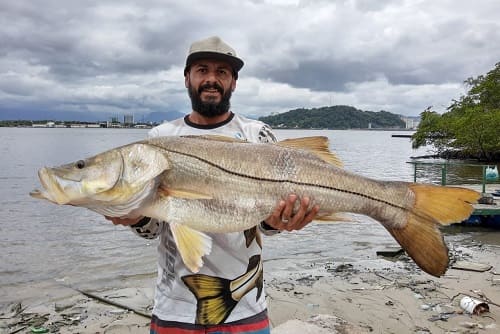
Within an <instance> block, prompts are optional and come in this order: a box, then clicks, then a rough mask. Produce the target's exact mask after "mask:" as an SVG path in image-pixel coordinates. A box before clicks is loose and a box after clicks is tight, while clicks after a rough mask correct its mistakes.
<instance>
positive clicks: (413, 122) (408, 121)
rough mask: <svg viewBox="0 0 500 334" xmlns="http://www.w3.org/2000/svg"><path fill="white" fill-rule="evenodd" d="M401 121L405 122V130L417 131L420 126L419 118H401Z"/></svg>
mask: <svg viewBox="0 0 500 334" xmlns="http://www.w3.org/2000/svg"><path fill="white" fill-rule="evenodd" d="M401 119H402V120H403V122H405V128H406V129H412V130H413V129H417V128H418V125H419V124H420V117H411V116H408V117H406V116H402V117H401Z"/></svg>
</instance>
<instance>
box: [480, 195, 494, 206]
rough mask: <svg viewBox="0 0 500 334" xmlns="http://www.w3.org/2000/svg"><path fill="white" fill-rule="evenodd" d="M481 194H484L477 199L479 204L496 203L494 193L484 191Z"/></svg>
mask: <svg viewBox="0 0 500 334" xmlns="http://www.w3.org/2000/svg"><path fill="white" fill-rule="evenodd" d="M481 195H482V196H481V198H480V199H478V201H477V202H478V203H479V204H489V205H492V204H495V198H493V195H492V194H485V193H482V194H481Z"/></svg>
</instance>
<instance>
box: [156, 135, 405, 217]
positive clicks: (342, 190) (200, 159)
mask: <svg viewBox="0 0 500 334" xmlns="http://www.w3.org/2000/svg"><path fill="white" fill-rule="evenodd" d="M150 144H151V143H150ZM151 145H153V146H156V147H158V148H160V149H162V150H165V151H169V152H172V153H177V154H180V155H184V156H188V157H191V158H194V159H197V160H199V161H201V162H204V163H206V164H209V165H211V166H213V167H216V168H218V169H220V170H222V171H224V172H226V173H228V174H231V175H235V176H239V177H244V178H248V179H251V180H255V181H266V182H273V183H283V182H288V183H291V184H295V185H299V186H310V187H317V188H322V189H329V190H333V191H338V192H342V193H345V194H350V195H355V196H359V197H363V198H366V199H369V200H372V201H375V202H379V203H383V204H386V205H389V206H392V207H394V208H397V209H402V210H405V211H406V210H407V209H406V208H404V207H401V206H399V205H395V204H394V203H390V202H387V201H384V200H382V199H379V198H376V197H372V196H368V195H364V194H361V193H357V192H355V191H350V190H346V189H341V188H335V187H329V186H324V185H321V184H312V183H306V182H296V181H291V180H275V179H267V178H260V177H255V176H251V175H246V174H241V173H237V172H234V171H231V170H229V169H226V168H224V167H222V166H219V165H217V164H215V163H213V162H212V161H209V160H206V159H203V158H201V157H199V156H196V155H194V154H189V153H186V152H179V151H176V150H173V149H166V148H165V147H161V146H157V145H154V144H151Z"/></svg>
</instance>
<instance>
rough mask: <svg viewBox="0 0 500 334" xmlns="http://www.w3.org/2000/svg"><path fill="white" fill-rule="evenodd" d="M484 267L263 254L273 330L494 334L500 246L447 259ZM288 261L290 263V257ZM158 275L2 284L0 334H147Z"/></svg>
mask: <svg viewBox="0 0 500 334" xmlns="http://www.w3.org/2000/svg"><path fill="white" fill-rule="evenodd" d="M454 260H465V261H469V262H474V263H480V264H487V265H488V266H490V267H491V268H490V269H489V270H486V271H484V272H477V271H466V270H461V269H454V268H450V269H448V271H447V273H446V274H445V275H444V276H443V277H441V278H435V277H432V276H430V275H427V274H425V273H423V272H422V271H421V270H419V269H417V267H416V266H415V264H414V263H413V262H412V261H411V260H410V259H409V258H408V257H407V256H406V255H404V254H403V255H399V256H398V257H396V258H376V259H368V260H364V261H360V262H356V263H346V262H342V263H331V262H327V261H326V260H325V261H323V262H316V263H313V264H310V265H309V266H305V265H304V264H303V263H302V264H301V263H298V262H300V261H298V262H295V261H294V260H293V258H280V259H273V260H267V261H265V264H264V266H265V283H264V286H265V289H266V294H267V298H268V308H269V315H270V320H271V324H272V327H273V330H272V333H273V334H283V333H287V334H294V333H301V334H307V333H315V334H322V333H346V334H347V333H446V332H453V333H464V334H465V333H476V332H477V331H478V330H480V331H481V333H482V332H485V333H496V332H498V330H499V328H500V327H499V326H500V247H499V246H495V245H482V244H481V243H478V242H470V243H466V244H460V245H457V246H456V247H455V248H454V249H452V261H454ZM291 261H294V262H292V263H291ZM153 284H154V280H153V279H151V278H150V277H148V278H134V279H132V278H130V279H128V280H127V281H124V284H123V286H124V287H121V288H114V289H105V290H102V291H100V290H96V291H87V290H85V291H84V292H90V294H92V295H93V296H97V297H102V298H104V299H106V300H109V301H112V302H113V303H115V304H116V305H121V306H125V307H128V308H129V310H126V309H124V308H123V307H119V306H116V305H110V304H107V303H103V302H102V301H100V300H98V299H96V298H93V297H89V295H85V294H82V293H81V292H80V291H78V289H75V288H72V287H70V286H65V285H64V284H61V283H58V282H56V281H43V282H36V283H30V284H21V285H10V286H7V287H2V290H1V302H0V333H30V332H31V331H30V327H33V326H35V327H37V326H38V328H45V329H47V330H49V332H50V333H89V334H90V333H139V334H141V333H149V319H148V318H147V317H145V316H144V315H140V314H137V313H134V312H132V311H130V309H131V308H133V309H135V310H137V311H139V312H143V313H144V314H145V315H147V314H150V312H151V307H152V298H153ZM463 296H471V297H473V298H476V299H482V298H483V299H484V297H486V298H489V299H488V305H489V310H490V311H489V312H488V313H483V314H481V315H470V314H467V313H465V312H464V311H463V309H462V308H461V307H460V305H459V303H460V299H461V298H462V297H463Z"/></svg>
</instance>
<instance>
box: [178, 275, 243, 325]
mask: <svg viewBox="0 0 500 334" xmlns="http://www.w3.org/2000/svg"><path fill="white" fill-rule="evenodd" d="M182 280H183V282H184V284H186V286H187V287H188V288H189V290H190V291H191V292H192V293H193V294H194V296H195V297H196V300H197V306H196V323H197V324H200V325H213V324H221V323H223V322H224V321H225V320H226V319H227V317H228V316H229V315H230V314H231V311H232V310H233V309H234V307H235V306H236V304H237V301H236V300H234V299H232V298H231V291H230V281H229V280H227V279H224V278H220V277H214V276H208V275H201V274H197V275H188V276H184V277H182Z"/></svg>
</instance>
